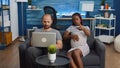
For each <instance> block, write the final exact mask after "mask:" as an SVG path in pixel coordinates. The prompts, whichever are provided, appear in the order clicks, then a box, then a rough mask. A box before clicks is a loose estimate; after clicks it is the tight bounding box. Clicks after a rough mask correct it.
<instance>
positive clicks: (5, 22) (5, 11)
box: [0, 0, 12, 47]
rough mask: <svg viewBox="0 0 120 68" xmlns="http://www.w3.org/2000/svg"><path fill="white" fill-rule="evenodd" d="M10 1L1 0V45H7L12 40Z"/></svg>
mask: <svg viewBox="0 0 120 68" xmlns="http://www.w3.org/2000/svg"><path fill="white" fill-rule="evenodd" d="M9 1H10V0H0V47H5V46H7V45H9V44H10V43H11V42H12V32H11V30H10V26H11V24H10V4H9Z"/></svg>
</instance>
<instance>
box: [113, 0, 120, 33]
mask: <svg viewBox="0 0 120 68" xmlns="http://www.w3.org/2000/svg"><path fill="white" fill-rule="evenodd" d="M119 6H120V0H114V8H115V15H116V35H118V34H120V7H119Z"/></svg>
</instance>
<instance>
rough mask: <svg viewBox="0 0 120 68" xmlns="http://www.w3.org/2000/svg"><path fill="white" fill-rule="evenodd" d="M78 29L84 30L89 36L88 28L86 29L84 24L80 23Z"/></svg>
mask: <svg viewBox="0 0 120 68" xmlns="http://www.w3.org/2000/svg"><path fill="white" fill-rule="evenodd" d="M78 29H79V30H82V31H84V33H85V34H86V35H87V36H90V30H88V29H87V28H85V27H84V26H82V25H80V27H79V28H78Z"/></svg>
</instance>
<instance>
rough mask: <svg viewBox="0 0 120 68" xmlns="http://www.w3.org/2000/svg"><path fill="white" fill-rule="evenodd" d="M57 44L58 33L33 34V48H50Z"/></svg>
mask: <svg viewBox="0 0 120 68" xmlns="http://www.w3.org/2000/svg"><path fill="white" fill-rule="evenodd" d="M51 44H56V33H54V32H32V46H34V47H48V46H49V45H51Z"/></svg>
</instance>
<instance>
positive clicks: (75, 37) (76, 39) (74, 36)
mask: <svg viewBox="0 0 120 68" xmlns="http://www.w3.org/2000/svg"><path fill="white" fill-rule="evenodd" d="M71 39H73V41H78V40H79V37H78V35H71Z"/></svg>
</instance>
